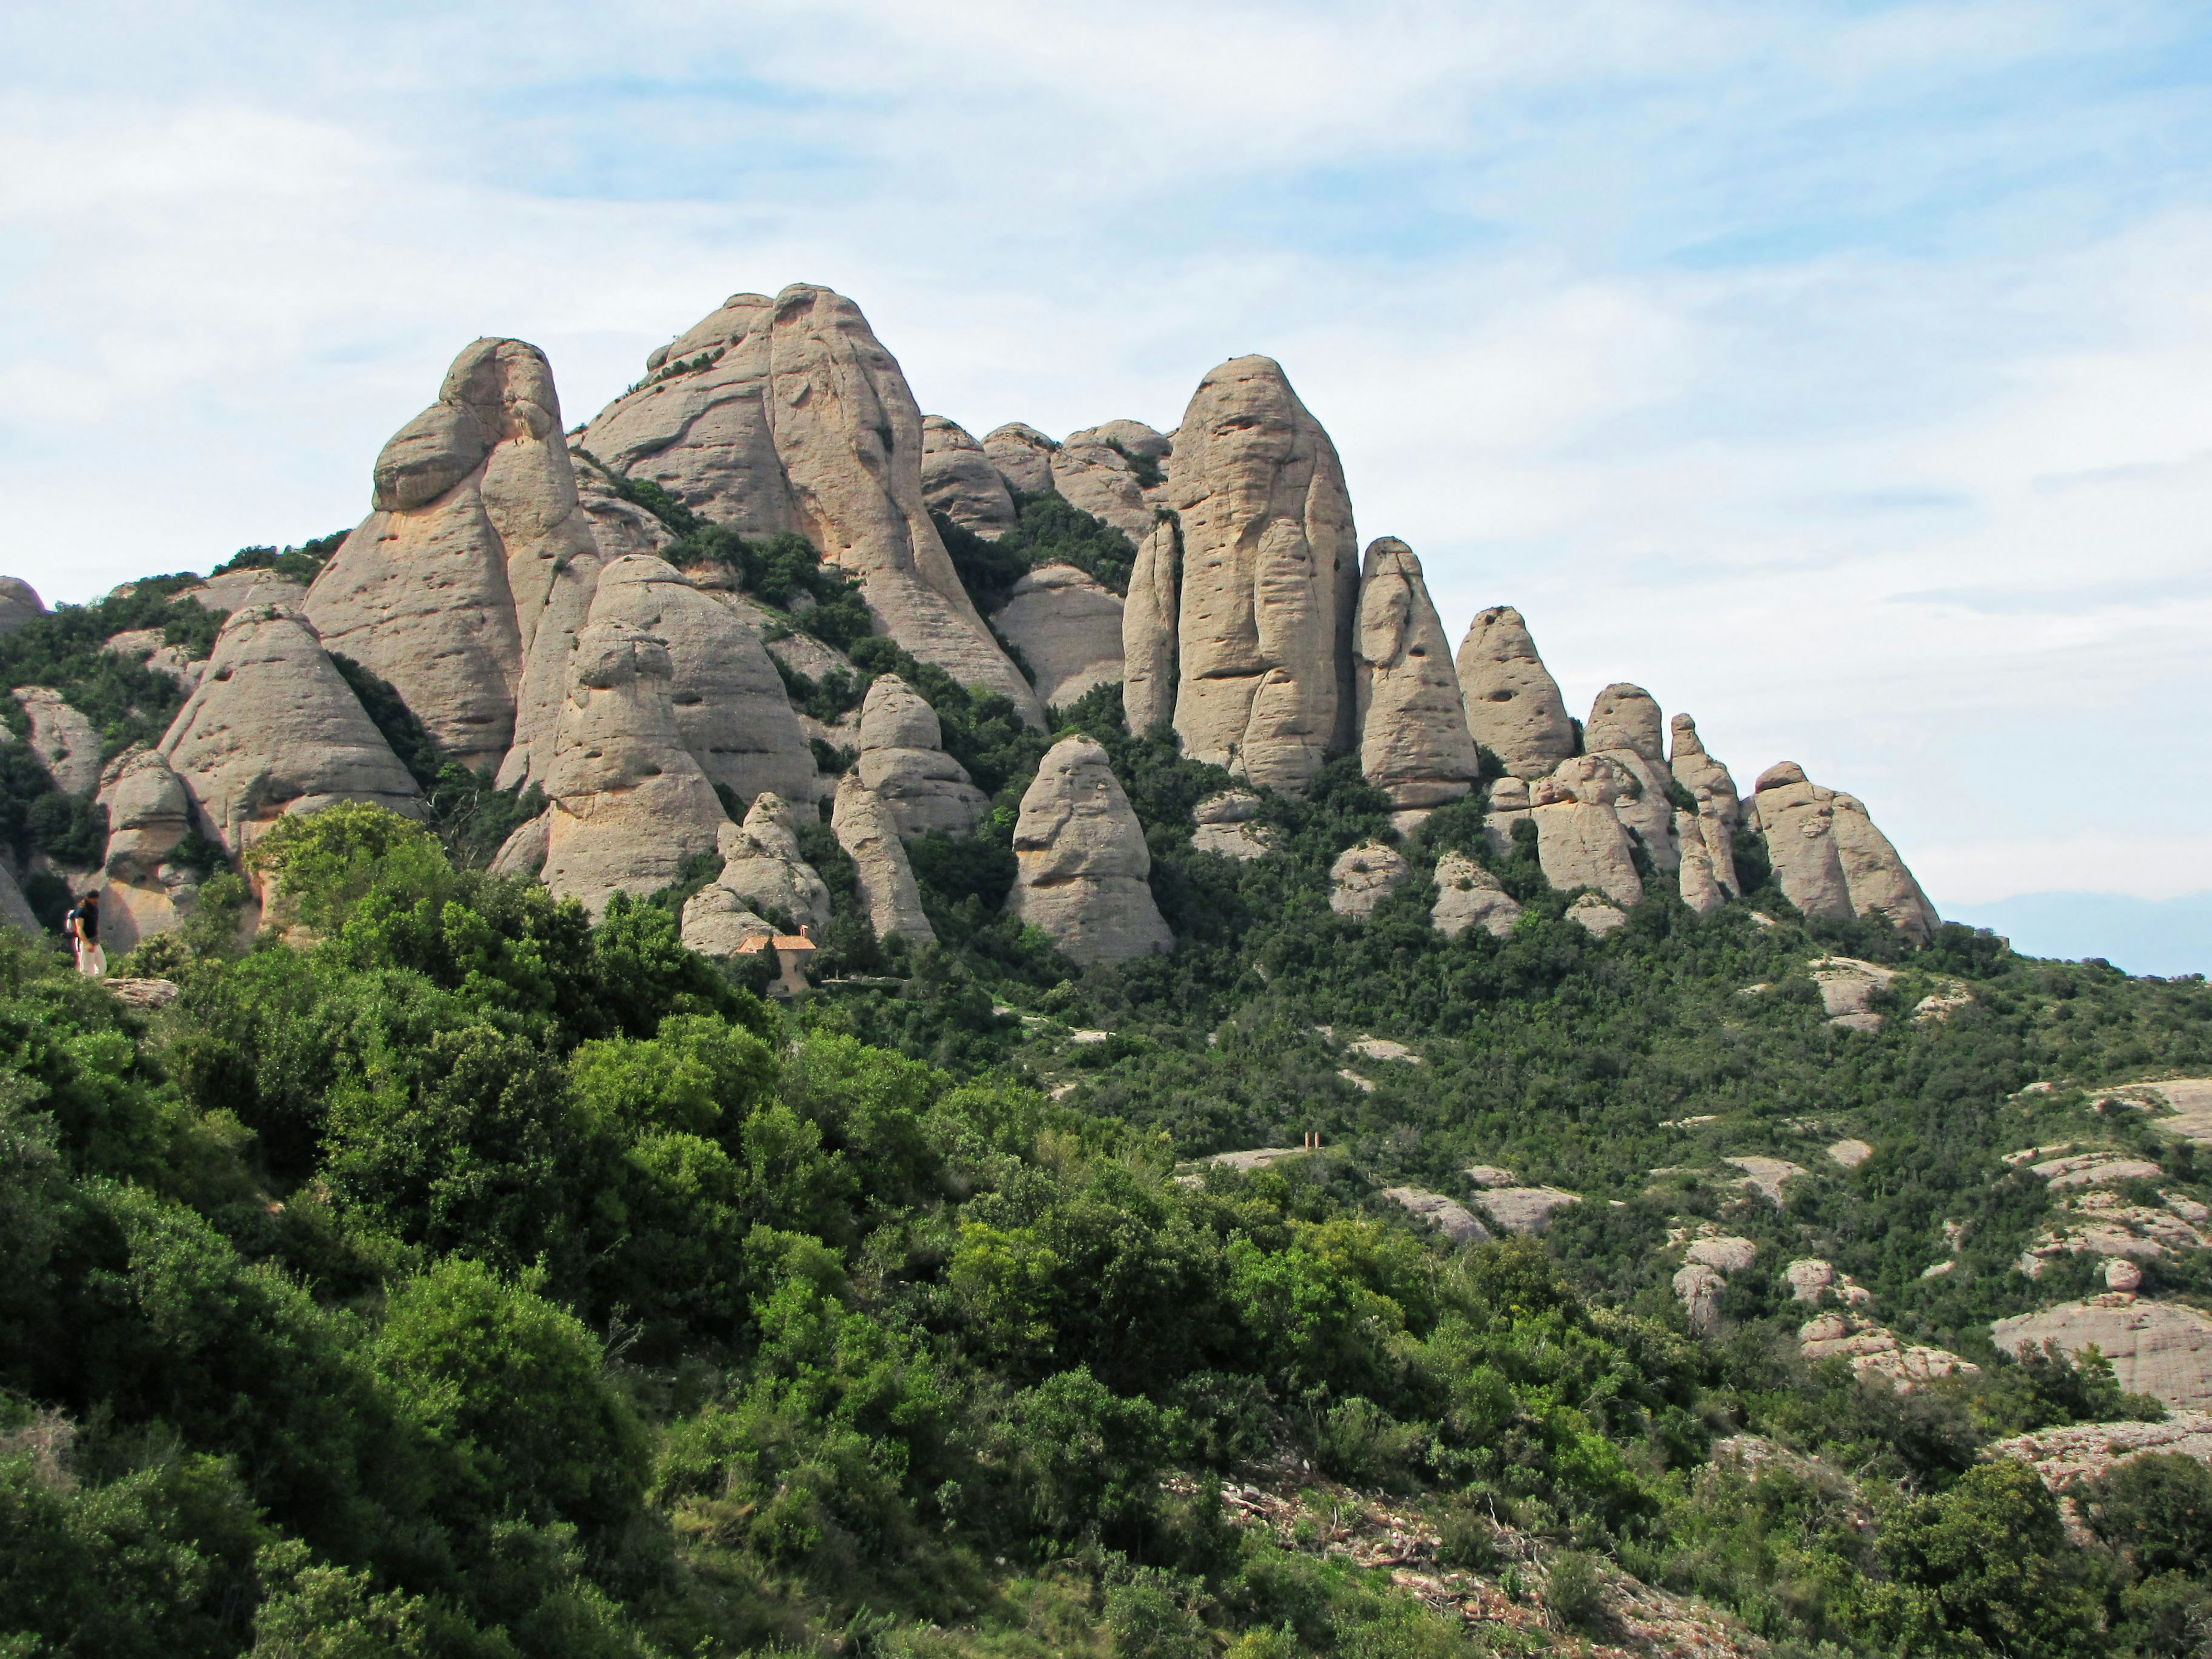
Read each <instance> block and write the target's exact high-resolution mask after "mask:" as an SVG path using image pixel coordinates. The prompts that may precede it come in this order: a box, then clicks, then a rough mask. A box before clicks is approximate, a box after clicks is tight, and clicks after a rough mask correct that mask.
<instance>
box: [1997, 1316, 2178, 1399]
mask: <svg viewBox="0 0 2212 1659" xmlns="http://www.w3.org/2000/svg"><path fill="white" fill-rule="evenodd" d="M1990 1341H1991V1342H1992V1343H1994V1344H1995V1345H1996V1346H1997V1347H1998V1348H2000V1349H2002V1350H2003V1351H2004V1352H2007V1353H2016V1352H2019V1351H2020V1350H2021V1349H2023V1348H2026V1349H2027V1350H2029V1351H2031V1352H2040V1351H2041V1349H2042V1347H2043V1345H2044V1344H2045V1343H2046V1342H2056V1343H2057V1345H2058V1346H2059V1348H2060V1349H2061V1350H2062V1351H2063V1352H2065V1353H2067V1354H2068V1355H2069V1356H2070V1355H2075V1354H2078V1353H2080V1352H2081V1350H2082V1349H2084V1348H2086V1347H2087V1346H2089V1345H2090V1344H2092V1343H2094V1344H2095V1345H2096V1346H2097V1350H2098V1352H2100V1353H2102V1354H2103V1355H2104V1356H2105V1358H2107V1359H2109V1360H2111V1361H2112V1376H2113V1378H2114V1380H2115V1381H2117V1382H2118V1383H2119V1385H2120V1387H2121V1388H2123V1389H2126V1390H2127V1391H2128V1392H2129V1393H2130V1394H2148V1395H2155V1396H2156V1397H2157V1398H2159V1399H2160V1400H2162V1401H2165V1402H2166V1405H2167V1406H2168V1407H2172V1409H2173V1410H2176V1411H2203V1410H2205V1409H2206V1408H2207V1407H2212V1316H2208V1315H2205V1314H2203V1313H2200V1312H2199V1311H2198V1310H2196V1309H2194V1308H2190V1307H2185V1306H2183V1305H2182V1304H2179V1303H2175V1302H2152V1301H2146V1300H2143V1299H2142V1298H2140V1297H2135V1296H2132V1295H2130V1294H2128V1293H2126V1292H2124V1291H2120V1292H2110V1293H2107V1294H2106V1295H2104V1296H2093V1297H2087V1298H2086V1299H2084V1300H2082V1301H2080V1302H2065V1303H2061V1304H2059V1305H2058V1306H2057V1307H2055V1308H2045V1309H2044V1310H2042V1311H2041V1312H2039V1313H2032V1314H2021V1315H2019V1316H2016V1317H2015V1318H2011V1319H2000V1320H1998V1321H1996V1322H1995V1323H1993V1324H1992V1325H1991V1326H1990Z"/></svg>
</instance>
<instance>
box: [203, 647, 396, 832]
mask: <svg viewBox="0 0 2212 1659" xmlns="http://www.w3.org/2000/svg"><path fill="white" fill-rule="evenodd" d="M161 754H162V755H163V756H164V757H167V761H168V763H169V765H170V767H171V768H172V769H173V771H174V772H175V774H176V776H177V778H178V779H179V781H181V782H182V783H183V785H184V787H185V791H186V792H187V793H189V794H190V795H191V798H192V804H193V806H194V807H195V809H196V810H197V813H198V817H199V819H200V821H201V822H202V823H204V824H205V826H206V828H207V833H208V834H209V836H210V837H211V838H213V839H214V840H215V841H216V842H219V843H220V844H221V845H222V849H223V851H224V852H226V853H228V854H230V855H231V856H233V857H236V856H237V855H238V854H240V853H241V852H243V851H244V850H245V849H246V848H247V847H248V846H250V845H251V844H252V842H253V841H254V839H255V838H256V837H258V836H259V835H260V834H261V832H262V831H263V830H264V829H266V828H267V827H268V825H269V824H270V823H273V822H274V821H275V820H276V818H277V817H280V816H283V815H284V814H286V813H299V812H313V811H319V809H321V808H322V807H325V806H327V805H331V803H332V802H334V801H341V800H362V801H368V802H370V803H372V804H374V805H379V806H386V807H389V808H391V809H392V811H395V812H399V813H402V814H404V815H405V816H407V817H419V816H420V815H421V813H422V799H421V797H420V796H419V795H418V794H417V793H416V788H415V780H414V778H413V777H412V776H411V775H410V774H409V772H408V770H407V769H406V768H405V767H404V766H402V765H401V764H400V763H399V758H398V756H396V755H394V754H393V753H392V745H391V744H387V743H386V742H385V740H384V734H383V733H382V732H379V731H378V730H377V729H376V726H375V725H374V722H373V721H371V720H370V719H369V718H368V714H366V713H364V712H363V710H362V706H361V703H360V702H359V701H358V700H357V699H356V697H355V696H354V694H353V688H352V687H351V686H349V685H348V684H346V683H345V679H344V677H343V676H342V675H341V674H340V673H339V672H338V671H337V667H336V666H335V665H332V663H331V659H330V658H329V656H328V655H327V654H326V653H325V652H324V650H323V647H322V642H321V641H319V640H318V639H317V638H316V637H315V631H314V629H313V628H311V627H310V626H308V624H307V621H306V619H305V618H303V617H301V616H300V615H299V614H298V613H297V612H295V611H283V610H279V609H277V608H276V607H275V606H270V605H257V606H250V607H248V608H246V609H245V610H241V611H233V612H232V613H231V617H230V620H229V621H228V622H227V623H224V624H223V629H222V634H221V635H219V636H218V637H217V639H216V642H215V649H214V651H213V652H212V653H210V656H209V658H208V670H207V673H206V675H205V677H204V678H202V680H201V681H200V684H199V689H198V690H196V691H194V692H193V693H192V695H191V696H190V697H188V698H187V699H185V706H184V707H183V708H180V709H179V710H178V711H177V717H176V719H175V720H172V721H171V722H170V724H169V729H168V731H167V733H166V734H164V735H163V737H162V738H161Z"/></svg>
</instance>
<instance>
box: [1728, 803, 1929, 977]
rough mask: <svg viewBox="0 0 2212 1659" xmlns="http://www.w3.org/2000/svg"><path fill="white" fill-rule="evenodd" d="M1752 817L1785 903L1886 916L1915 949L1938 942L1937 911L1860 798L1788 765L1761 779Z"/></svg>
mask: <svg viewBox="0 0 2212 1659" xmlns="http://www.w3.org/2000/svg"><path fill="white" fill-rule="evenodd" d="M1748 816H1749V817H1750V819H1751V821H1752V822H1751V827H1753V828H1755V829H1758V830H1759V831H1760V832H1761V833H1762V834H1763V835H1764V836H1765V839H1766V855H1767V860H1768V861H1769V862H1770V863H1771V865H1772V866H1773V868H1774V875H1775V879H1776V881H1777V882H1778V884H1780V886H1781V888H1782V893H1783V896H1784V897H1785V898H1787V899H1788V900H1789V901H1790V902H1791V903H1792V904H1794V905H1796V907H1797V908H1799V909H1800V910H1802V911H1803V912H1804V913H1805V914H1806V915H1808V916H1820V917H1825V918H1828V919H1831V920H1836V921H1841V920H1844V918H1847V917H1850V916H1852V915H1884V916H1887V918H1888V919H1889V920H1890V921H1891V922H1893V924H1895V926H1896V927H1897V929H1898V931H1899V933H1903V934H1904V935H1905V937H1906V938H1908V939H1912V940H1914V941H1915V942H1916V943H1925V942H1926V941H1927V940H1928V939H1930V938H1932V937H1934V935H1935V932H1936V927H1937V926H1938V925H1939V921H1938V918H1937V916H1936V907H1935V906H1934V905H1932V904H1930V903H1929V902H1928V897H1927V895H1926V894H1924V893H1923V892H1922V891H1921V890H1920V884H1919V883H1918V882H1917V881H1915V880H1914V879H1913V878H1912V872H1911V871H1910V870H1908V869H1906V868H1905V861H1904V860H1902V859H1900V858H1899V857H1898V855H1897V849H1896V848H1894V847H1893V846H1891V845H1890V843H1889V840H1888V838H1887V836H1884V835H1883V834H1882V833H1881V830H1879V829H1875V826H1874V821H1873V819H1871V818H1870V817H1868V816H1867V810H1866V808H1865V806H1864V805H1862V804H1861V803H1860V802H1859V801H1858V800H1857V799H1856V798H1855V797H1853V796H1850V795H1844V794H1838V793H1837V792H1836V791H1835V790H1832V789H1823V788H1821V787H1820V786H1819V785H1818V784H1815V783H1814V782H1812V781H1809V780H1808V779H1807V777H1806V776H1805V769H1804V768H1803V767H1802V766H1800V765H1798V764H1797V763H1796V762H1795V761H1782V762H1779V763H1777V764H1775V765H1773V766H1770V767H1768V768H1767V769H1766V770H1765V771H1764V772H1762V773H1760V774H1759V782H1758V784H1757V786H1756V787H1755V789H1754V793H1753V796H1752V799H1751V803H1750V806H1749V809H1748Z"/></svg>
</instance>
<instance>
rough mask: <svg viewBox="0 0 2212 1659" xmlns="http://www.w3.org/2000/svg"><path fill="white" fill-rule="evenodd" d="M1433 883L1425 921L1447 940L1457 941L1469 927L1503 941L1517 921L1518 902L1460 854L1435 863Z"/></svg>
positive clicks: (1496, 881)
mask: <svg viewBox="0 0 2212 1659" xmlns="http://www.w3.org/2000/svg"><path fill="white" fill-rule="evenodd" d="M1436 881H1437V902H1436V903H1435V904H1434V905H1432V906H1431V907H1430V909H1429V921H1430V922H1431V925H1432V926H1434V927H1435V928H1436V930H1437V932H1438V933H1442V934H1443V936H1444V937H1445V938H1447V939H1457V938H1459V937H1460V936H1461V935H1462V934H1463V933H1466V932H1467V930H1468V928H1470V927H1480V928H1481V929H1482V931H1483V932H1484V933H1488V934H1489V935H1490V936H1491V937H1492V939H1503V938H1504V937H1505V935H1506V934H1508V933H1511V932H1512V931H1513V924H1514V923H1515V922H1516V921H1520V920H1521V905H1520V902H1519V901H1518V900H1516V899H1515V898H1514V897H1513V896H1511V895H1510V894H1509V893H1508V892H1507V891H1506V890H1505V889H1504V887H1502V886H1500V885H1499V884H1498V878H1497V877H1495V876H1493V875H1492V874H1491V873H1490V872H1489V871H1487V870H1486V869H1484V868H1483V867H1482V866H1480V865H1479V864H1477V863H1476V862H1475V861H1474V860H1473V859H1471V858H1469V857H1468V855H1467V854H1464V853H1446V854H1444V855H1443V857H1442V858H1440V859H1438V860H1437V872H1436Z"/></svg>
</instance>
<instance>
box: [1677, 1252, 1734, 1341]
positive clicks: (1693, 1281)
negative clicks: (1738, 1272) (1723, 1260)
mask: <svg viewBox="0 0 2212 1659" xmlns="http://www.w3.org/2000/svg"><path fill="white" fill-rule="evenodd" d="M1727 1289H1728V1276H1727V1275H1726V1274H1724V1273H1719V1272H1717V1271H1716V1270H1715V1269H1713V1268H1712V1267H1708V1266H1707V1265H1706V1264H1705V1263H1704V1262H1702V1261H1691V1262H1686V1263H1685V1264H1684V1265H1683V1266H1681V1267H1678V1268H1677V1269H1675V1272H1674V1299H1675V1300H1676V1301H1677V1302H1680V1304H1682V1315H1683V1317H1684V1318H1686V1320H1688V1322H1689V1325H1690V1328H1691V1329H1692V1330H1693V1331H1702V1332H1704V1333H1705V1334H1708V1335H1710V1334H1712V1333H1714V1332H1715V1331H1717V1330H1718V1329H1719V1328H1720V1323H1721V1295H1722V1293H1723V1291H1726V1290H1727Z"/></svg>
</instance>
